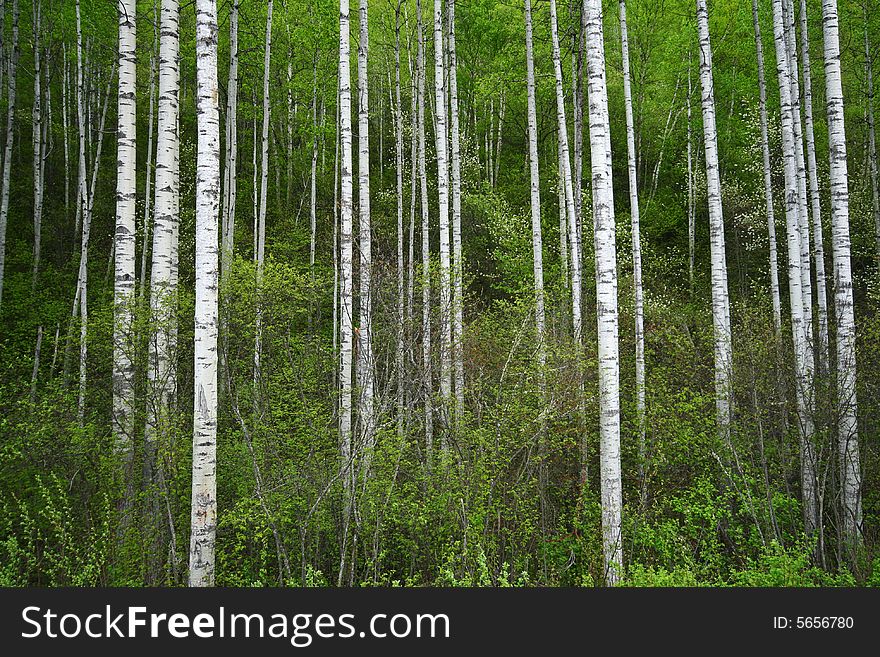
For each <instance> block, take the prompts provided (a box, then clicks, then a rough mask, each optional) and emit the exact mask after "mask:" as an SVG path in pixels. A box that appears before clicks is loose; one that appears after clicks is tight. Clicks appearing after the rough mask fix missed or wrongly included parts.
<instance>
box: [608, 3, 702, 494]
mask: <svg viewBox="0 0 880 657" xmlns="http://www.w3.org/2000/svg"><path fill="white" fill-rule="evenodd" d="M620 44H621V53H622V62H623V99H624V101H623V102H624V111H625V113H626V152H627V170H628V172H629V204H630V217H631V222H630V223H631V225H632V258H633V299H634V301H633V303H634V309H635V324H636V326H635V337H636V424H637V426H638V432H639V434H638V447H639V479H640V496H641V504H642V508H644V505H645V504H646V502H647V498H646V494H647V490H646V488H645V486H646V480H645V456H646V454H647V451H646V448H645V434H646V424H645V317H644V295H643V293H642V246H641V231H640V227H639V187H638V180H637V179H636V138H635V128H634V124H633V110H632V90H631V88H630V66H629V36H628V34H627V25H626V0H620ZM603 81H604V75H603ZM688 104H690V98H688ZM606 111H607V110H606ZM591 126H592V123H591ZM607 129H608V128H607V127H606V130H607ZM591 132H592V127H591ZM688 154H690V152H688ZM688 174H689V175H690V171H689V172H688Z"/></svg>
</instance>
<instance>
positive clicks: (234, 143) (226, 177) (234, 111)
mask: <svg viewBox="0 0 880 657" xmlns="http://www.w3.org/2000/svg"><path fill="white" fill-rule="evenodd" d="M239 4H240V0H233V2H232V13H231V14H230V16H229V79H228V81H227V83H226V166H225V168H224V169H223V209H222V216H223V219H222V226H223V235H222V236H221V243H222V251H221V253H220V257H221V265H220V272H221V275H222V276H223V280H224V281H225V280H226V279H227V276H228V275H229V268H230V267H231V265H232V257H233V254H234V245H235V201H236V192H237V189H238V181H237V160H238V8H239Z"/></svg>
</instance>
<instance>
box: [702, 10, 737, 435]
mask: <svg viewBox="0 0 880 657" xmlns="http://www.w3.org/2000/svg"><path fill="white" fill-rule="evenodd" d="M697 29H698V32H699V39H700V85H701V87H702V105H703V135H704V141H705V151H706V182H707V195H708V202H709V247H710V252H711V257H712V323H713V326H714V333H715V397H716V400H715V404H716V413H717V424H718V432H719V435H720V436H721V438H722V440H723V442H724V444H725V445H728V444H729V443H730V421H731V414H732V411H733V387H732V384H733V381H732V380H733V353H732V349H733V345H732V336H731V330H730V297H729V296H728V292H727V257H726V254H725V242H724V217H723V215H722V210H721V178H720V175H719V172H718V135H717V131H716V129H715V93H714V86H713V81H712V46H711V44H710V42H709V11H708V9H707V7H706V0H697Z"/></svg>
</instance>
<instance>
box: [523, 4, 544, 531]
mask: <svg viewBox="0 0 880 657" xmlns="http://www.w3.org/2000/svg"><path fill="white" fill-rule="evenodd" d="M524 6H525V23H526V91H527V111H528V135H529V180H530V185H529V191H530V201H531V212H532V270H533V272H534V277H535V342H536V345H537V353H536V356H537V362H538V376H539V382H540V385H541V393H542V395H546V389H545V388H546V380H545V373H544V368H545V367H546V366H547V347H546V344H545V342H544V341H545V337H544V330H545V316H544V248H543V242H542V236H541V175H540V172H539V171H538V119H537V109H536V102H535V59H534V46H533V43H532V4H531V0H524ZM544 401H545V403H546V399H545V400H544ZM545 430H546V427H545V423H542V425H541V434H540V435H539V436H538V450H539V455H540V463H539V466H538V467H539V473H538V496H539V500H538V503H539V505H540V509H541V528H542V530H544V531H546V523H547V509H546V506H547V499H546V498H547V464H546V462H545V459H546V456H547V455H546V444H545V441H546V436H545V435H544V433H545Z"/></svg>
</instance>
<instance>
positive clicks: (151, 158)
mask: <svg viewBox="0 0 880 657" xmlns="http://www.w3.org/2000/svg"><path fill="white" fill-rule="evenodd" d="M158 17H159V16H158V9H157V5H156V4H155V3H154V4H153V21H154V22H153V24H154V27H153V52H152V54H151V55H150V112H149V114H148V115H147V117H148V118H147V167H146V176H145V179H146V180H145V183H144V188H145V190H146V191H145V192H144V241H143V246H142V251H141V275H140V285H141V287H140V293H139V296H140V299H139V303H142V302H143V300H144V298H145V297H146V289H147V258H148V255H149V253H150V228H151V226H152V223H153V221H152V219H153V205H152V201H153V195H152V184H153V176H154V175H155V167H156V164H155V151H154V149H153V117H154V112H155V103H156V65H157V63H158V60H159V21H158Z"/></svg>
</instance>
